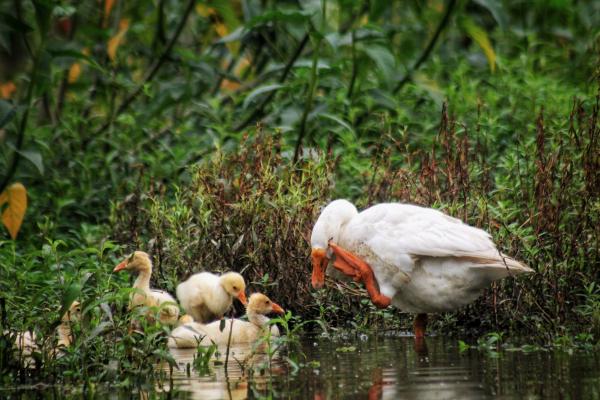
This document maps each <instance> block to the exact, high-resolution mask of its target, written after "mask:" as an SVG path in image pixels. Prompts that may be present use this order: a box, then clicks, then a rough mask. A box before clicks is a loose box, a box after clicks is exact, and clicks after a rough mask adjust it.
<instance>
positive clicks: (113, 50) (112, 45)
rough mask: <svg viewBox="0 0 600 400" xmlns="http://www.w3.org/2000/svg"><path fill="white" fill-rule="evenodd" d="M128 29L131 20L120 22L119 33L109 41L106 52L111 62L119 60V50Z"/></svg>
mask: <svg viewBox="0 0 600 400" xmlns="http://www.w3.org/2000/svg"><path fill="white" fill-rule="evenodd" d="M127 29H129V20H128V19H122V20H121V21H119V31H118V32H117V34H116V35H115V36H113V37H111V38H110V40H109V41H108V45H107V48H106V52H107V53H108V58H110V60H111V61H115V59H116V58H117V49H118V48H119V46H120V45H121V42H122V41H123V37H124V36H125V33H127Z"/></svg>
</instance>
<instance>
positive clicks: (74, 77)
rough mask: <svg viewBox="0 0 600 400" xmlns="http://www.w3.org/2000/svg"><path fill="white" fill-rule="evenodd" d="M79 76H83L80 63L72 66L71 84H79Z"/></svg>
mask: <svg viewBox="0 0 600 400" xmlns="http://www.w3.org/2000/svg"><path fill="white" fill-rule="evenodd" d="M79 75H81V64H80V63H78V62H76V63H73V65H71V68H69V78H68V80H69V83H75V82H77V79H79Z"/></svg>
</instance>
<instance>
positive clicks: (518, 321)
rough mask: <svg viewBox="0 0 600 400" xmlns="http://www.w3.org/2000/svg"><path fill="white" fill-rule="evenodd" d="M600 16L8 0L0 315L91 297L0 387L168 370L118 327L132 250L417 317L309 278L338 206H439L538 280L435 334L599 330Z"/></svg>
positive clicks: (35, 326)
mask: <svg viewBox="0 0 600 400" xmlns="http://www.w3.org/2000/svg"><path fill="white" fill-rule="evenodd" d="M598 27H600V5H599V4H598V2H593V1H587V2H586V1H575V0H573V1H567V0H553V1H551V2H545V1H533V2H525V1H502V2H492V1H486V0H473V1H466V0H465V1H454V0H448V1H439V0H431V1H427V2H420V1H413V2H387V1H356V2H355V1H344V0H338V1H334V0H329V1H323V2H321V1H301V2H294V1H252V0H249V1H232V2H229V1H210V2H203V1H196V0H188V1H184V2H182V1H176V0H156V1H153V2H147V1H136V0H132V1H127V2H124V1H118V0H115V1H110V0H104V1H102V2H98V1H92V0H89V1H79V2H74V1H73V2H72V1H58V0H32V1H14V2H3V3H2V5H0V83H1V84H2V86H1V87H0V89H1V93H0V94H1V95H2V98H3V99H2V100H0V144H1V146H0V149H1V150H0V193H4V198H3V197H1V196H0V206H1V207H2V213H3V214H2V220H3V223H4V224H5V225H6V226H7V227H9V228H10V229H11V232H9V230H6V231H3V232H2V233H0V234H1V235H2V236H1V237H0V238H1V241H0V293H1V294H0V311H1V320H2V329H3V330H7V332H12V333H14V332H18V331H24V330H33V331H36V332H38V333H40V334H41V335H40V337H48V336H50V337H51V336H52V332H53V330H54V329H55V327H56V325H57V324H58V322H59V320H60V315H61V309H64V308H65V307H66V305H68V304H70V302H71V301H72V300H73V299H75V298H78V299H80V300H81V301H82V303H83V312H84V317H83V319H82V321H81V323H80V325H81V326H80V329H79V330H75V332H76V334H75V336H76V340H75V345H74V348H73V350H72V351H71V350H70V351H69V352H68V355H67V356H65V357H62V358H59V359H58V360H47V359H44V357H45V356H43V354H44V352H40V356H39V357H38V360H36V369H35V370H33V371H32V370H22V369H19V368H17V367H15V366H16V365H19V360H18V357H17V356H18V354H15V352H14V351H12V350H11V348H12V347H11V340H14V336H11V334H8V333H7V334H5V335H4V336H2V341H0V355H1V357H0V369H1V370H2V371H3V373H2V377H3V378H2V379H3V380H4V383H9V382H12V381H13V379H15V378H17V379H18V380H20V381H21V382H27V381H29V380H32V379H40V378H46V379H62V380H69V379H71V380H73V381H77V380H80V379H82V380H90V379H91V380H107V379H108V380H109V379H114V378H115V377H119V378H120V379H125V380H127V379H131V380H134V379H137V378H139V377H141V378H142V379H144V378H145V377H146V376H147V373H148V371H150V370H151V366H152V363H150V362H148V361H149V360H150V361H156V360H166V361H169V355H168V354H167V353H166V352H165V351H164V334H165V332H166V331H165V329H167V328H163V327H160V326H150V327H148V329H147V330H146V333H145V334H144V335H139V336H136V335H128V334H127V325H128V319H129V318H130V317H129V316H128V315H127V313H126V312H125V307H126V301H127V295H128V293H129V292H128V290H127V289H123V288H126V287H128V286H129V285H128V284H127V282H126V280H125V278H122V277H116V276H112V275H111V274H110V271H111V270H112V267H113V266H114V265H115V264H116V262H117V261H118V260H119V259H120V258H121V257H123V256H124V255H125V254H126V253H128V252H129V251H131V250H133V249H134V248H139V249H143V250H146V251H149V252H150V253H152V255H153V257H154V261H155V264H156V272H155V274H154V282H153V285H154V286H155V287H160V288H164V289H167V290H169V291H171V292H173V290H174V288H175V286H176V284H177V282H179V281H180V280H182V279H184V278H185V277H186V276H187V275H188V274H190V273H192V272H195V271H198V270H202V269H207V270H212V271H224V270H228V269H234V270H238V271H242V272H244V274H245V276H247V278H248V280H249V281H250V282H251V287H252V289H261V290H264V291H266V292H267V293H269V295H270V296H271V297H272V298H273V299H274V300H276V301H277V302H279V303H280V304H282V305H283V306H284V307H286V308H288V309H291V310H292V311H293V312H294V313H296V314H299V315H300V316H301V317H302V318H304V319H310V318H315V317H318V318H320V319H322V320H323V322H324V323H325V324H326V328H328V329H335V328H337V327H351V328H352V329H355V330H357V329H358V330H369V329H384V328H398V327H406V326H407V321H406V320H405V319H404V316H403V314H400V313H399V312H398V311H394V310H390V311H385V312H384V311H375V310H374V309H373V308H372V307H371V306H370V305H369V304H368V301H366V300H365V298H364V295H363V294H362V293H361V289H360V288H359V287H357V286H355V285H353V284H344V283H339V282H338V283H335V282H330V284H329V285H328V289H327V290H326V291H324V292H318V293H315V292H313V291H311V290H310V289H309V273H310V263H309V245H308V237H309V234H310V229H311V227H312V223H313V221H314V220H315V218H316V216H317V215H318V212H319V209H320V207H321V206H323V205H324V204H326V203H327V202H328V201H329V200H330V199H333V198H337V197H346V198H349V199H352V200H354V201H355V202H356V203H357V204H358V205H359V207H365V206H368V205H370V204H374V203H377V202H381V201H407V202H412V203H416V204H422V205H428V206H434V207H437V208H441V209H444V210H445V211H446V212H448V213H450V214H452V215H454V216H457V217H460V218H461V219H463V220H465V221H467V222H468V223H471V224H473V225H476V226H480V227H482V228H484V229H486V230H488V231H489V232H490V233H492V235H493V236H494V238H495V240H496V242H497V243H498V244H499V246H500V247H501V248H502V250H503V251H504V252H506V253H508V254H511V255H514V256H515V257H517V258H518V259H520V260H523V261H524V262H526V263H527V264H529V265H530V266H531V267H532V268H534V269H535V270H536V271H537V273H536V274H535V275H532V276H529V277H525V278H520V279H519V280H513V279H506V280H504V281H502V282H499V283H498V284H496V285H494V286H493V287H491V288H490V290H488V291H487V292H486V293H485V295H484V296H483V297H482V298H481V299H480V300H479V301H478V302H477V303H475V304H474V305H472V306H469V307H467V308H466V309H465V310H460V311H458V312H456V313H450V314H446V315H440V316H436V319H435V325H436V328H437V329H438V330H441V331H444V332H450V333H453V334H464V333H465V332H468V333H471V334H481V333H483V332H486V331H490V330H495V331H507V332H508V333H509V334H511V335H514V336H521V335H527V337H528V338H529V340H531V341H537V342H540V343H548V342H553V341H555V340H557V338H561V339H560V340H562V341H565V340H566V341H569V342H572V343H575V344H577V343H586V344H589V343H597V342H598V340H599V338H600V289H599V288H598V282H600V279H599V272H598V271H600V269H599V268H598V267H599V248H600V244H599V240H600V239H599V238H600V235H599V233H600V232H599V230H600V197H599V194H600V174H599V170H600V169H599V167H600V159H599V157H600V156H599V155H600V143H599V141H600V132H599V130H600V128H599V126H598V107H599V97H598V79H599V74H598V65H599V60H598V54H599V52H598V50H599V28H598ZM16 182H20V183H21V184H22V185H23V186H24V187H25V188H26V190H27V198H28V208H27V210H26V214H25V216H24V220H23V223H22V225H21V224H20V223H17V222H18V221H19V216H20V214H19V212H18V209H19V207H20V208H23V202H22V197H21V196H17V195H14V193H17V192H15V191H14V188H15V186H9V185H11V184H14V183H16ZM10 188H13V191H12V192H11V190H10ZM19 190H20V189H19ZM18 193H20V191H18ZM9 195H10V196H9ZM17 198H19V199H21V201H17V200H15V199H17ZM19 228H20V229H19ZM11 233H12V236H15V235H16V234H17V233H18V236H17V238H16V239H12V238H11ZM11 338H12V339H11ZM49 361H53V362H49ZM75 366H78V367H75ZM84 366H85V367H84ZM64 370H68V371H70V372H69V373H68V374H65V373H59V372H58V371H64ZM5 371H7V373H4V372H5ZM82 374H88V375H86V376H83V375H82Z"/></svg>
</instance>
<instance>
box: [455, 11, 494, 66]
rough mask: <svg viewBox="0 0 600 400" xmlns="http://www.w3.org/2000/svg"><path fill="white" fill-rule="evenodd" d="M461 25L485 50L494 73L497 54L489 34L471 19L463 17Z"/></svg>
mask: <svg viewBox="0 0 600 400" xmlns="http://www.w3.org/2000/svg"><path fill="white" fill-rule="evenodd" d="M460 24H461V25H462V27H463V29H464V30H465V31H466V32H467V34H468V35H469V36H470V37H471V38H472V39H473V40H474V41H475V42H476V43H477V44H478V45H479V47H481V50H483V53H484V54H485V57H486V58H487V61H488V64H489V65H490V70H491V71H492V73H493V72H494V71H495V70H496V53H495V52H494V48H493V47H492V43H491V42H490V39H489V37H488V35H487V33H486V32H485V31H484V30H483V28H481V27H480V26H478V25H477V24H476V23H475V22H474V21H473V20H472V19H471V18H468V17H463V18H462V19H461V21H460Z"/></svg>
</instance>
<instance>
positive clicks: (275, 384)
mask: <svg viewBox="0 0 600 400" xmlns="http://www.w3.org/2000/svg"><path fill="white" fill-rule="evenodd" d="M221 353H222V355H221V356H220V357H219V359H218V362H217V365H214V366H213V367H212V369H211V370H210V373H209V374H208V375H206V376H199V375H198V373H197V372H196V371H194V370H193V368H192V365H193V359H194V354H195V350H182V349H179V350H177V349H173V350H172V355H173V356H174V358H175V359H176V360H177V366H178V367H179V368H174V369H173V374H172V379H169V377H168V375H169V374H168V372H169V368H168V367H164V371H165V372H167V374H166V375H167V378H166V379H165V380H164V381H163V382H160V383H159V384H157V385H155V386H154V387H152V386H150V385H148V386H146V387H144V390H147V391H146V392H144V391H139V392H136V393H135V394H134V396H135V397H132V393H131V392H130V391H129V392H122V391H115V390H111V389H110V388H105V390H103V389H100V388H98V391H97V392H96V393H95V396H94V397H95V398H110V399H115V400H117V399H125V398H127V399H130V398H138V395H139V398H140V399H141V400H147V399H156V398H164V399H206V400H212V399H263V398H268V399H274V398H294V399H296V398H298V399H314V400H329V399H369V400H371V399H399V398H402V399H456V398H461V399H486V398H492V397H493V398H501V399H521V398H544V399H546V398H549V399H598V400H600V374H599V371H600V360H599V356H598V354H596V353H581V352H573V353H568V352H564V351H560V350H553V351H547V352H535V353H530V354H525V353H522V352H509V351H502V352H500V354H499V357H498V358H493V357H491V356H490V355H486V354H483V353H480V352H478V351H475V350H470V351H466V352H465V353H463V354H461V353H460V352H459V350H458V346H457V341H456V339H447V338H442V337H429V338H427V339H425V340H424V341H423V342H416V341H415V340H414V338H412V337H370V338H366V337H364V336H363V337H362V338H360V337H358V336H352V337H348V338H347V339H345V340H331V339H327V338H319V339H306V340H304V341H303V342H302V344H301V348H300V349H298V350H295V351H294V350H290V352H289V353H282V354H276V355H274V356H273V357H272V358H270V357H268V356H267V354H265V352H262V351H258V352H257V351H255V349H253V348H252V346H235V347H233V348H232V353H231V357H230V360H229V368H227V370H226V369H225V368H224V365H223V362H224V355H223V354H224V349H221ZM285 357H290V358H291V359H293V360H295V362H296V363H297V364H298V367H299V368H296V367H295V366H294V367H289V364H288V363H287V362H286V361H285ZM188 366H189V368H188ZM19 389H20V392H18V393H15V392H7V391H2V390H1V389H0V398H8V399H17V398H19V399H22V398H23V399H29V398H32V399H33V398H56V397H57V393H59V392H60V388H59V387H52V388H50V389H48V390H47V392H45V393H44V394H43V395H42V394H41V393H40V391H33V390H31V389H29V390H28V389H27V388H23V387H21V388H19ZM37 389H39V388H37ZM69 396H71V397H76V396H74V395H72V394H71V395H69V394H66V395H65V394H64V393H63V394H62V396H61V395H60V393H59V396H58V397H67V398H68V397H69Z"/></svg>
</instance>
